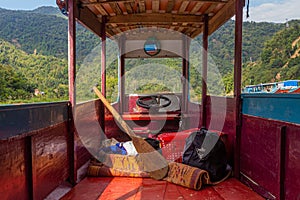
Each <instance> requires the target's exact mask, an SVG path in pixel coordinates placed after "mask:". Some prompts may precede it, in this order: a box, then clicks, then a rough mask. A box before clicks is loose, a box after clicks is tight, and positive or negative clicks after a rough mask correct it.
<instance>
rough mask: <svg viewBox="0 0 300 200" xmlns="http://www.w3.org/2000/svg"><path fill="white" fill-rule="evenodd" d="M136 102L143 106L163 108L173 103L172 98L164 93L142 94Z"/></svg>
mask: <svg viewBox="0 0 300 200" xmlns="http://www.w3.org/2000/svg"><path fill="white" fill-rule="evenodd" d="M136 104H137V105H138V106H141V107H142V108H146V109H150V108H156V109H159V108H163V107H167V106H168V105H170V104H171V100H170V99H169V98H168V97H166V96H163V95H149V96H142V97H140V98H138V99H137V101H136Z"/></svg>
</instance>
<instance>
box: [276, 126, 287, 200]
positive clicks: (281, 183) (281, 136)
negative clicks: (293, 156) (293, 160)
mask: <svg viewBox="0 0 300 200" xmlns="http://www.w3.org/2000/svg"><path fill="white" fill-rule="evenodd" d="M286 129H287V127H286V126H281V127H279V130H278V131H277V134H276V139H277V144H278V145H279V148H276V149H278V150H279V151H278V152H277V155H278V161H277V162H278V163H279V172H278V174H279V176H278V183H277V185H278V190H279V199H280V200H284V199H285V170H286V169H285V164H286Z"/></svg>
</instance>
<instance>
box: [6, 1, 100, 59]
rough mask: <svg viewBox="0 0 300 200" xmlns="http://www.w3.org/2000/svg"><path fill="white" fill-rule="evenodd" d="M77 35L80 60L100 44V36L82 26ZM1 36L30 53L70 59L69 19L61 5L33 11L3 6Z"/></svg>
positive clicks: (78, 57)
mask: <svg viewBox="0 0 300 200" xmlns="http://www.w3.org/2000/svg"><path fill="white" fill-rule="evenodd" d="M46 13H47V14H46ZM77 34H78V38H77V41H76V42H77V46H78V51H77V59H78V61H79V62H81V61H82V60H83V58H84V57H85V56H86V55H87V54H88V53H89V52H88V51H87V50H90V49H92V48H94V47H95V46H96V45H97V44H99V39H98V38H97V37H95V36H93V34H92V33H90V32H89V31H87V30H86V29H85V28H83V27H82V26H80V25H78V26H77ZM0 38H1V39H4V40H6V41H8V42H10V43H12V44H14V45H15V46H16V47H18V48H20V49H21V50H23V51H25V52H26V53H28V54H32V53H35V54H40V55H49V56H55V57H59V58H65V59H67V55H68V22H67V19H66V18H65V17H63V15H62V14H61V13H59V10H58V8H53V7H42V8H39V9H35V10H33V11H14V10H6V9H1V8H0Z"/></svg>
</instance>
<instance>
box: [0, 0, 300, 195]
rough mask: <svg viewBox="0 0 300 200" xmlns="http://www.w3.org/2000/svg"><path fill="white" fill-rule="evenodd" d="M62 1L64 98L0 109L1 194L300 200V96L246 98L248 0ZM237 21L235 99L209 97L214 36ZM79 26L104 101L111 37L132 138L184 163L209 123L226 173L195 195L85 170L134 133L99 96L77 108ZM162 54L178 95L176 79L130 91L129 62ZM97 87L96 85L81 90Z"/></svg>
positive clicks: (119, 105) (119, 106)
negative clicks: (189, 144) (87, 38)
mask: <svg viewBox="0 0 300 200" xmlns="http://www.w3.org/2000/svg"><path fill="white" fill-rule="evenodd" d="M57 4H58V7H59V8H60V9H61V10H62V11H64V12H63V13H64V14H66V15H67V17H68V23H69V29H68V36H69V41H68V44H69V47H68V48H69V66H68V67H69V100H68V101H63V102H53V103H35V104H21V105H5V106H1V108H0V137H1V138H0V144H1V145H0V161H1V165H0V177H1V178H0V184H1V185H2V187H1V188H0V193H1V194H2V197H1V198H3V199H28V200H29V199H120V200H121V199H124V200H125V199H249V200H250V199H299V198H300V192H299V191H300V190H299V188H300V182H299V180H300V174H299V170H300V162H299V160H300V148H299V143H300V134H299V133H300V117H299V113H300V107H299V106H295V105H300V96H299V94H241V79H242V75H241V70H242V25H243V23H242V22H243V9H244V7H245V1H244V0H57ZM233 17H234V20H235V33H234V34H235V45H234V62H233V65H234V67H233V68H234V94H233V95H232V96H216V95H212V94H210V93H209V91H208V87H207V84H206V83H207V79H208V78H209V77H208V73H207V71H208V68H209V67H210V65H209V64H208V54H207V52H209V47H208V38H209V36H210V35H211V34H213V33H214V32H215V31H216V30H218V29H219V28H220V27H221V26H222V25H224V24H225V23H226V22H227V21H228V20H230V19H232V18H233ZM79 24H80V25H81V26H84V27H85V28H87V29H88V30H90V31H91V32H92V33H94V34H95V35H96V36H98V37H99V40H100V41H101V52H99V54H100V57H101V59H100V60H101V63H98V64H99V65H100V66H101V67H100V70H101V71H100V72H101V73H100V76H98V75H97V79H98V81H100V80H101V81H100V82H99V83H100V85H99V86H97V88H98V89H99V90H100V91H101V94H102V95H103V96H104V97H106V96H108V91H107V87H108V86H107V84H106V83H107V76H106V70H105V69H106V66H107V57H108V56H109V55H107V45H106V44H107V43H108V40H112V41H116V44H117V47H118V48H117V51H118V57H117V58H116V59H117V65H118V86H117V88H118V89H117V90H118V91H117V98H116V101H114V102H111V106H112V107H113V108H114V109H115V110H116V111H117V112H118V113H119V115H120V116H121V118H122V120H123V121H125V122H126V124H127V125H128V126H129V127H130V128H131V129H132V131H133V132H134V134H135V135H137V136H138V137H141V138H146V137H150V138H155V139H157V140H159V141H160V142H161V143H160V147H161V154H162V156H163V157H164V158H165V159H166V160H167V161H169V162H177V163H180V162H181V160H182V152H183V148H184V145H185V139H186V138H187V137H188V136H189V135H190V134H191V133H192V132H195V131H197V130H199V129H200V128H201V127H206V128H207V129H208V130H210V131H214V132H217V133H218V134H219V135H220V137H221V138H222V140H223V141H224V143H225V146H226V155H227V159H228V163H229V165H230V166H231V167H232V173H231V174H230V177H228V178H227V179H226V180H224V181H222V182H221V183H218V184H210V185H205V186H204V187H203V188H201V189H200V190H195V189H191V188H187V187H183V186H181V185H178V184H174V183H170V182H168V181H165V180H154V179H152V178H149V177H130V176H105V177H95V176H88V175H87V169H88V167H89V165H90V163H91V161H92V160H95V159H101V158H99V157H100V156H101V155H99V154H98V151H99V145H100V144H101V142H102V141H104V140H107V139H111V138H114V139H115V140H117V141H119V142H126V141H129V140H130V139H131V138H130V136H128V134H126V130H124V127H123V126H122V125H120V124H121V123H120V120H118V119H116V117H115V116H114V115H113V114H112V113H111V112H110V111H109V110H108V108H107V107H106V106H105V104H104V102H103V101H101V100H100V99H99V98H98V97H97V96H96V95H95V94H94V93H92V96H93V99H91V100H87V101H82V102H79V101H78V97H77V96H76V90H77V88H76V87H78V85H79V84H78V83H79V82H77V84H75V82H76V79H77V77H78V71H76V69H77V68H76V26H78V25H79ZM199 35H200V36H202V38H201V39H202V42H201V45H200V46H201V55H200V58H199V60H201V62H200V64H199V65H201V68H200V69H201V70H200V72H199V73H200V74H201V79H200V81H198V82H197V84H198V85H201V86H202V90H201V94H200V95H199V99H200V100H199V101H198V102H195V101H192V100H191V98H190V96H191V94H190V90H189V88H190V82H189V72H190V71H189V70H190V66H191V62H192V61H191V60H190V59H189V54H190V47H191V44H192V41H193V40H194V39H195V38H196V37H198V36H199ZM154 36H155V37H154ZM164 58H167V59H170V58H177V59H179V63H180V67H179V70H178V71H177V72H176V73H177V74H176V77H177V78H178V83H179V84H178V85H179V86H178V87H177V86H176V87H177V89H176V90H172V89H170V88H173V87H175V84H174V86H173V85H167V89H166V88H163V89H161V90H159V91H156V92H154V93H139V92H136V91H135V90H134V89H133V90H129V89H128V88H129V86H127V85H126V84H128V81H127V80H131V81H132V80H134V79H129V78H128V77H129V75H130V74H129V72H128V73H127V71H126V63H128V62H126V60H128V59H142V60H146V59H147V60H149V61H150V64H152V65H155V66H158V65H157V64H155V62H153V63H151V60H157V59H164ZM159 67H160V66H158V68H159ZM151 69H152V68H150V70H151ZM159 69H160V74H163V73H164V72H165V71H164V70H163V67H162V68H159ZM146 72H147V71H146ZM166 73H171V74H172V72H170V71H167V72H166ZM95 74H96V73H95ZM174 74H175V73H174ZM178 74H179V75H178ZM146 75H147V74H146ZM165 79H168V77H167V78H165ZM94 84H95V82H93V81H92V80H91V81H90V82H89V85H88V86H87V87H86V88H85V90H91V88H93V87H95V86H94ZM168 84H170V83H169V82H168ZM76 85H77V86H76ZM129 85H134V84H133V82H130V83H129ZM168 88H169V89H168ZM178 88H179V89H178ZM89 93H91V92H89Z"/></svg>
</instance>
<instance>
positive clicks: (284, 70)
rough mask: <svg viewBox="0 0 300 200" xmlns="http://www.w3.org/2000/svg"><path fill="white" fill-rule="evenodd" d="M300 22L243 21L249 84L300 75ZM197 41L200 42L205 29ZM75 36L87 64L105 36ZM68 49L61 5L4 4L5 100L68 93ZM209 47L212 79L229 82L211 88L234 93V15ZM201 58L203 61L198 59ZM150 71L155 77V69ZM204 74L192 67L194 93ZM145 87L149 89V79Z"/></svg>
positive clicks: (0, 18) (113, 75) (1, 67)
mask: <svg viewBox="0 0 300 200" xmlns="http://www.w3.org/2000/svg"><path fill="white" fill-rule="evenodd" d="M299 23H300V21H299V20H294V21H290V22H289V24H288V25H289V26H288V27H287V26H286V24H276V23H266V22H264V23H255V22H244V24H243V84H244V85H247V84H257V83H261V82H270V81H279V80H285V79H300V72H299V71H300V66H299V63H300V60H299V59H300V58H299V48H300V42H299V40H300V39H299V37H300V31H299ZM196 41H198V42H199V43H201V41H202V37H201V35H200V36H199V37H198V38H196ZM76 42H77V64H78V68H79V67H80V66H81V64H82V63H84V64H83V66H86V64H87V62H90V61H88V59H87V58H88V57H89V56H91V55H93V54H91V51H92V50H93V49H95V47H97V46H99V44H100V39H99V38H97V37H96V36H94V35H93V34H92V33H90V32H89V31H88V30H86V29H85V28H83V27H82V26H80V25H78V26H77V40H76ZM107 44H108V45H109V46H108V48H107V50H108V53H107V55H108V57H109V58H108V59H107V60H111V61H110V62H109V65H110V66H109V67H108V69H107V74H108V77H107V88H108V92H111V96H114V94H112V93H113V92H112V91H114V90H116V89H117V87H116V85H117V60H116V51H117V50H116V46H115V44H114V45H112V46H114V48H110V47H111V43H110V42H108V43H107ZM99 51H100V49H98V50H96V51H95V52H96V53H98V54H99ZM67 53H68V52H67V18H66V17H65V16H64V15H62V14H61V13H60V11H59V10H58V9H57V8H53V7H41V8H38V9H35V10H33V11H12V10H5V9H1V8H0V75H1V79H0V82H1V83H2V84H1V87H0V94H1V97H0V101H5V100H9V99H20V98H21V99H24V98H31V97H32V96H33V94H32V93H33V90H34V89H39V90H40V91H43V92H45V94H46V96H47V98H49V99H50V100H51V99H53V98H58V99H67V92H66V91H67V81H68V79H67ZM209 53H210V54H209V56H210V57H211V58H212V60H213V62H214V65H216V66H217V68H218V71H219V72H220V74H221V75H222V77H223V78H222V80H221V78H219V77H211V78H210V79H209V81H210V85H217V84H218V83H219V82H220V81H223V82H224V85H225V87H226V88H225V90H226V91H224V90H220V88H218V87H215V88H213V90H210V91H212V93H213V94H225V93H230V91H231V90H232V80H233V79H232V76H233V72H232V70H233V60H234V21H232V20H230V21H228V22H227V23H226V24H225V25H224V26H223V27H221V28H220V29H219V30H218V31H217V32H215V33H214V34H212V35H211V36H210V37H209ZM198 57H201V56H199V55H197V56H195V54H193V53H191V55H190V59H191V61H195V60H197V59H198ZM196 58H197V59H196ZM94 61H95V64H94V65H97V66H95V68H99V66H100V62H101V61H100V60H99V58H97V59H95V60H94ZM157 62H158V61H157ZM196 62H198V63H201V62H200V61H199V59H198V60H197V61H196ZM159 63H160V64H165V65H167V66H170V67H171V69H175V70H177V68H178V67H179V65H180V64H181V62H180V61H179V62H178V61H176V60H175V61H172V60H171V59H166V60H165V61H159ZM178 63H179V64H178ZM143 64H145V63H144V61H143V60H139V61H135V60H130V61H128V66H129V68H128V69H130V68H132V67H133V66H136V65H143ZM93 70H94V71H95V69H93ZM97 70H98V71H99V69H97ZM179 71H180V70H179ZM97 73H98V72H97ZM149 73H151V71H149ZM90 74H92V73H90ZM94 74H95V73H94ZM87 76H88V75H87ZM3 77H5V78H3ZM8 77H10V78H8ZM18 77H19V78H18ZM149 77H152V78H155V75H153V76H152V75H149ZM200 78H201V77H200V76H199V74H197V73H196V72H195V70H194V71H193V70H191V78H190V83H191V86H192V87H194V88H193V89H194V94H193V95H195V96H199V93H200V92H201V89H200V87H199V82H201V81H200ZM85 79H89V77H88V78H85ZM8 80H9V81H8ZM84 81H85V80H83V81H82V83H83V82H84ZM25 85H26V86H25ZM4 86H5V87H4ZM144 87H146V89H147V90H148V89H149V88H147V87H148V86H147V85H146V86H144ZM151 87H152V86H151ZM139 89H143V88H139ZM144 89H145V88H144ZM82 91H84V90H82ZM79 92H80V91H79ZM86 93H87V92H86V91H85V92H82V96H86V95H87V94H86ZM4 94H5V95H4ZM7 94H9V95H7ZM114 98H115V97H114Z"/></svg>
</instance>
